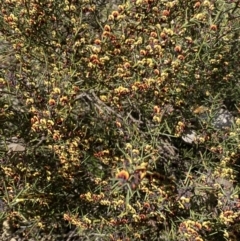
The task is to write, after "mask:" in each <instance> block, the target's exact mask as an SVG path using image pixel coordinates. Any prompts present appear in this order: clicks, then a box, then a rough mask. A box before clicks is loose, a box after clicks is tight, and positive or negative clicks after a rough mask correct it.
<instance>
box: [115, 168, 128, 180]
mask: <svg viewBox="0 0 240 241" xmlns="http://www.w3.org/2000/svg"><path fill="white" fill-rule="evenodd" d="M116 178H119V179H124V180H128V178H129V173H128V172H127V171H124V170H122V171H120V172H119V173H118V174H117V175H116Z"/></svg>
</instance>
